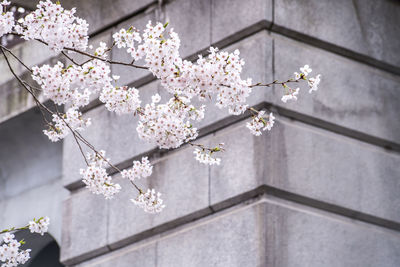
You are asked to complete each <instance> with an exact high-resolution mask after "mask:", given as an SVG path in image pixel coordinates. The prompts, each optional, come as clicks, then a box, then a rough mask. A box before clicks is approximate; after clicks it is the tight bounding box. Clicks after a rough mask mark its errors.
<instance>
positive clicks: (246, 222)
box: [157, 204, 268, 267]
mask: <svg viewBox="0 0 400 267" xmlns="http://www.w3.org/2000/svg"><path fill="white" fill-rule="evenodd" d="M265 211H266V209H265V206H264V205H262V204H261V205H260V204H258V205H250V206H248V207H239V208H236V209H232V210H230V211H229V212H226V213H223V214H221V215H220V214H218V215H219V216H213V217H212V218H210V219H208V218H207V220H203V221H200V222H198V223H195V224H193V225H190V226H188V227H182V228H179V229H177V231H174V232H173V233H171V234H167V235H165V236H164V237H162V238H161V239H160V241H158V244H157V266H232V267H233V266H266V265H265V264H266V255H265V251H266V239H268V236H267V235H266V232H267V227H268V225H267V224H266V218H267V214H266V213H265Z"/></svg>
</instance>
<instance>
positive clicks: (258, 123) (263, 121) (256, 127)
mask: <svg viewBox="0 0 400 267" xmlns="http://www.w3.org/2000/svg"><path fill="white" fill-rule="evenodd" d="M264 115H265V111H264V110H261V111H259V112H258V114H257V116H253V118H252V120H251V121H250V122H248V123H247V124H246V127H247V128H249V129H250V132H251V133H252V134H254V135H255V136H260V135H261V134H262V131H265V130H268V131H270V130H271V129H272V127H273V126H274V123H275V117H274V115H273V114H272V112H271V113H270V114H269V115H268V116H267V117H266V116H264Z"/></svg>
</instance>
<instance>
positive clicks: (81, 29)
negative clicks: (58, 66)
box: [15, 0, 89, 52]
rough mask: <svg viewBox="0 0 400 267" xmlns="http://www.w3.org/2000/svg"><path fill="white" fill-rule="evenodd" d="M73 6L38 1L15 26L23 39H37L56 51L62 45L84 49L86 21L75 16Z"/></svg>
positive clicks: (86, 37) (86, 35) (86, 40)
mask: <svg viewBox="0 0 400 267" xmlns="http://www.w3.org/2000/svg"><path fill="white" fill-rule="evenodd" d="M75 12H76V10H75V8H73V9H71V10H66V9H64V8H63V7H61V5H58V4H55V3H52V1H50V0H46V1H40V2H39V4H38V5H37V9H36V10H35V11H33V12H31V13H30V14H28V15H27V16H25V17H24V18H23V21H22V22H21V23H20V24H21V25H18V26H16V27H15V30H16V32H17V33H18V34H21V35H22V38H24V39H25V40H33V39H39V40H42V41H44V42H46V43H47V44H48V46H49V47H50V49H52V50H54V51H56V52H58V51H61V50H62V49H63V47H68V48H75V49H78V50H86V48H87V43H88V39H89V36H88V27H89V25H88V23H87V22H86V20H83V19H81V18H78V17H75Z"/></svg>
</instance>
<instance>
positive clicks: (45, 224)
mask: <svg viewBox="0 0 400 267" xmlns="http://www.w3.org/2000/svg"><path fill="white" fill-rule="evenodd" d="M49 224H50V219H49V217H47V216H46V217H42V218H39V219H38V220H35V219H33V221H30V222H29V230H30V231H31V233H39V234H41V235H44V234H45V233H46V232H47V230H48V228H49Z"/></svg>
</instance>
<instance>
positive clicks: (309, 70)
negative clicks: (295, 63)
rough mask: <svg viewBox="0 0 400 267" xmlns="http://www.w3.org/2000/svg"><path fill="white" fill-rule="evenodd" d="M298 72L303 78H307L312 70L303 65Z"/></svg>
mask: <svg viewBox="0 0 400 267" xmlns="http://www.w3.org/2000/svg"><path fill="white" fill-rule="evenodd" d="M300 71H301V72H302V73H303V74H304V76H307V75H308V74H310V73H311V72H312V69H311V68H310V66H308V65H304V67H302V68H300Z"/></svg>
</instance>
